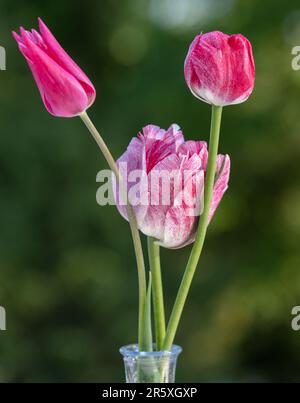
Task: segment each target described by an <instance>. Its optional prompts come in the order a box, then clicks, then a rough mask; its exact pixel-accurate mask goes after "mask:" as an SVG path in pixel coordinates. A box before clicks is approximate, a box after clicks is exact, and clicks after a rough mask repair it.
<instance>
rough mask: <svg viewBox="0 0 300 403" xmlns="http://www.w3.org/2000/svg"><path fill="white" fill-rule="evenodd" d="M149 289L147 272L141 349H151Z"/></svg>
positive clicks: (150, 278)
mask: <svg viewBox="0 0 300 403" xmlns="http://www.w3.org/2000/svg"><path fill="white" fill-rule="evenodd" d="M151 289H152V276H151V272H149V283H148V289H147V295H146V301H145V311H144V323H143V336H142V342H141V350H142V351H152V343H153V341H152V323H151Z"/></svg>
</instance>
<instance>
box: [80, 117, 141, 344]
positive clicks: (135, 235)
mask: <svg viewBox="0 0 300 403" xmlns="http://www.w3.org/2000/svg"><path fill="white" fill-rule="evenodd" d="M80 118H81V119H82V121H83V122H84V124H85V125H86V127H87V128H88V130H89V132H90V133H91V135H92V136H93V137H94V139H95V141H96V143H97V144H98V146H99V148H100V150H101V152H102V154H103V156H104V158H105V159H106V162H107V163H108V165H109V167H110V169H111V170H112V171H113V173H114V174H115V176H116V179H117V181H118V182H119V185H120V190H121V192H122V178H121V175H120V172H119V169H118V166H117V164H116V162H115V160H114V158H113V156H112V155H111V153H110V151H109V149H108V147H107V145H106V144H105V142H104V140H103V138H102V137H101V135H100V133H99V132H98V130H97V129H96V127H95V125H94V124H93V122H92V121H91V119H90V118H89V116H88V114H87V113H86V112H83V113H82V114H81V115H80ZM122 194H123V195H125V197H126V209H127V215H128V221H129V225H130V229H131V235H132V239H133V245H134V251H135V256H136V262H137V270H138V281H139V329H138V342H139V346H141V342H142V337H143V324H144V314H145V303H146V290H147V289H146V274H145V264H144V255H143V249H142V243H141V238H140V234H139V230H138V225H137V221H136V217H135V214H134V211H133V209H132V206H131V205H130V203H129V202H128V199H127V195H126V192H124V191H123V192H122Z"/></svg>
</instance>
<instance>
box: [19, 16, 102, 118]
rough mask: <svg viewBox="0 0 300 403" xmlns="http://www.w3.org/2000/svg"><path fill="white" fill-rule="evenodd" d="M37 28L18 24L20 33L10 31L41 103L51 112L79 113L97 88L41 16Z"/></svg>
mask: <svg viewBox="0 0 300 403" xmlns="http://www.w3.org/2000/svg"><path fill="white" fill-rule="evenodd" d="M39 28H40V32H37V31H35V30H34V29H33V30H32V31H31V32H29V31H26V30H25V29H24V28H20V35H18V34H17V33H16V32H13V36H14V38H15V40H16V41H17V43H18V45H19V49H20V51H21V53H22V54H23V56H24V57H25V58H26V60H27V63H28V65H29V67H30V69H31V71H32V74H33V77H34V79H35V81H36V84H37V86H38V89H39V91H40V94H41V97H42V100H43V102H44V105H45V107H46V109H47V110H48V112H50V113H51V114H52V115H54V116H60V117H73V116H77V115H80V114H81V113H82V112H84V111H85V110H86V109H87V108H89V107H90V106H91V105H92V103H93V102H94V100H95V98H96V90H95V88H94V86H93V84H92V83H91V81H90V80H89V79H88V77H87V76H86V75H85V74H84V73H83V71H82V70H81V69H80V68H79V66H78V65H77V64H76V63H75V62H74V61H73V60H72V59H71V58H70V56H69V55H68V54H67V53H66V52H65V51H64V49H63V48H62V47H61V46H60V44H59V43H58V42H57V40H56V39H55V37H54V36H53V35H52V33H51V32H50V30H49V29H48V28H47V26H46V25H45V24H44V23H43V21H42V20H41V19H40V18H39Z"/></svg>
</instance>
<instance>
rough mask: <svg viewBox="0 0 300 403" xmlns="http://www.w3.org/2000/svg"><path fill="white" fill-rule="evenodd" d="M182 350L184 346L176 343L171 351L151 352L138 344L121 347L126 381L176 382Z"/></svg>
mask: <svg viewBox="0 0 300 403" xmlns="http://www.w3.org/2000/svg"><path fill="white" fill-rule="evenodd" d="M153 350H155V346H154V348H153ZM181 351H182V348H181V347H179V346H176V345H173V346H172V349H171V350H170V351H151V352H144V351H139V348H138V345H137V344H130V345H128V346H124V347H121V348H120V353H121V354H122V355H123V359H124V364H125V375H126V383H174V382H175V372H176V364H177V357H178V355H179V354H180V353H181Z"/></svg>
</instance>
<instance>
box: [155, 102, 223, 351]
mask: <svg viewBox="0 0 300 403" xmlns="http://www.w3.org/2000/svg"><path fill="white" fill-rule="evenodd" d="M221 117H222V107H221V106H212V117H211V127H210V141H209V154H208V163H207V171H206V179H205V187H204V209H203V214H202V215H201V217H200V221H199V226H198V231H197V235H196V240H195V243H194V245H193V248H192V251H191V254H190V257H189V260H188V263H187V266H186V269H185V272H184V275H183V278H182V281H181V285H180V287H179V291H178V294H177V298H176V301H175V304H174V307H173V310H172V314H171V317H170V321H169V324H168V328H167V333H166V336H165V339H164V344H163V349H164V350H170V348H171V347H172V344H173V341H174V337H175V334H176V330H177V327H178V324H179V321H180V318H181V314H182V311H183V308H184V304H185V301H186V298H187V295H188V292H189V289H190V286H191V283H192V280H193V276H194V273H195V270H196V268H197V264H198V261H199V258H200V255H201V252H202V248H203V244H204V240H205V235H206V231H207V226H208V217H209V209H210V204H211V201H212V196H213V188H214V179H215V172H216V161H217V154H218V145H219V136H220V127H221Z"/></svg>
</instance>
